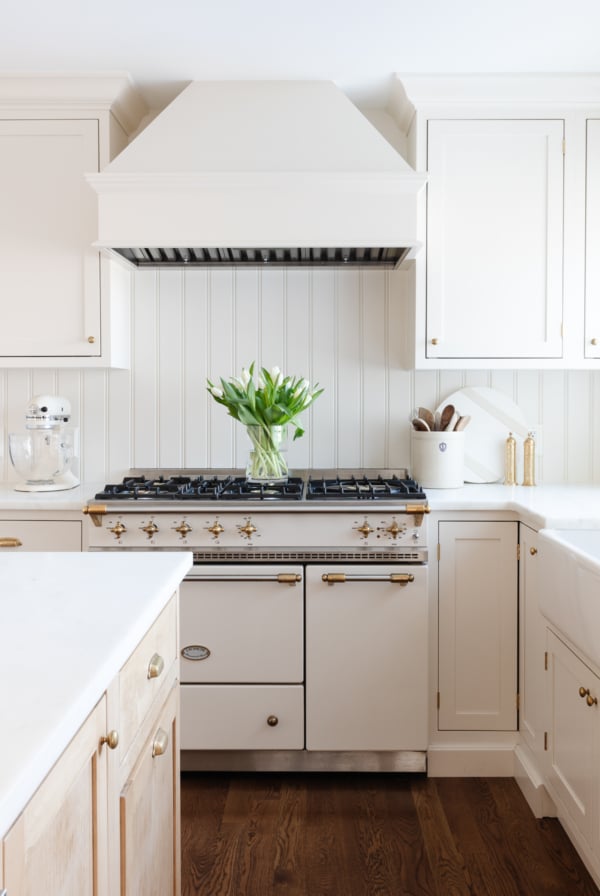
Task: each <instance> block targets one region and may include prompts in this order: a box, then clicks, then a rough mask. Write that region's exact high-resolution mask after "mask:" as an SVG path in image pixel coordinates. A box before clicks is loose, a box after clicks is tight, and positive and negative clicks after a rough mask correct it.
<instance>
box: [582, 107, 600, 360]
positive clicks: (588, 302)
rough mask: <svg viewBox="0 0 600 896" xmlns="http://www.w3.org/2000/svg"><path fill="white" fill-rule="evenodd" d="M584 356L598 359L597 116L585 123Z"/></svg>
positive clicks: (599, 144)
mask: <svg viewBox="0 0 600 896" xmlns="http://www.w3.org/2000/svg"><path fill="white" fill-rule="evenodd" d="M586 191H587V194H586V207H585V226H586V230H585V357H586V358H600V119H597V118H595V119H590V120H589V121H588V122H587V143H586Z"/></svg>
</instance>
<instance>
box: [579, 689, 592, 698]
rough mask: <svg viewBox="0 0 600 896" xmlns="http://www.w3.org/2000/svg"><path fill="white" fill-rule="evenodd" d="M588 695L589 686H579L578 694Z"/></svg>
mask: <svg viewBox="0 0 600 896" xmlns="http://www.w3.org/2000/svg"><path fill="white" fill-rule="evenodd" d="M589 695H590V690H589V688H584V687H581V688H579V696H580V697H589Z"/></svg>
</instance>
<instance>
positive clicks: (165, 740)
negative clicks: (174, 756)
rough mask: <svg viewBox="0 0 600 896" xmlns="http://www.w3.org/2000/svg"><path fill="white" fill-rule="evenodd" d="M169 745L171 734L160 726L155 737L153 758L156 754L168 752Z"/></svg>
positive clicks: (160, 754)
mask: <svg viewBox="0 0 600 896" xmlns="http://www.w3.org/2000/svg"><path fill="white" fill-rule="evenodd" d="M168 746H169V735H168V734H167V732H166V731H163V729H162V728H159V729H158V731H157V732H156V735H155V737H154V742H153V744H152V758H153V759H154V757H155V756H162V755H163V754H164V753H166V752H167V747H168Z"/></svg>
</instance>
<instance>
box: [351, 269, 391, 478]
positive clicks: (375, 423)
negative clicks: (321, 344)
mask: <svg viewBox="0 0 600 896" xmlns="http://www.w3.org/2000/svg"><path fill="white" fill-rule="evenodd" d="M360 282H361V286H362V296H361V298H362V302H361V315H362V322H361V324H360V329H361V355H362V359H363V382H362V388H363V399H362V406H361V407H360V408H357V411H362V434H363V438H362V446H363V452H362V459H361V462H360V465H359V466H364V467H365V468H367V469H375V468H377V467H379V468H381V467H385V465H386V455H387V451H386V444H387V439H388V430H389V419H388V405H387V391H388V389H389V383H388V376H387V372H388V370H389V359H388V354H387V352H388V347H389V344H388V342H387V339H386V330H387V319H386V315H387V311H388V302H387V296H386V275H385V273H384V272H383V271H368V270H366V271H364V272H363V273H362V274H361V275H360Z"/></svg>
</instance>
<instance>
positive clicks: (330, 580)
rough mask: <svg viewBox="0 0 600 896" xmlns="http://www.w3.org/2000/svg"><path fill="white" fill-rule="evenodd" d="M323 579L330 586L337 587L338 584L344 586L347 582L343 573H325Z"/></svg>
mask: <svg viewBox="0 0 600 896" xmlns="http://www.w3.org/2000/svg"><path fill="white" fill-rule="evenodd" d="M321 579H322V580H323V581H324V582H327V584H328V585H335V583H336V582H339V583H340V584H343V583H344V582H345V581H346V576H345V575H344V573H343V572H324V573H323V575H322V576H321Z"/></svg>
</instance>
